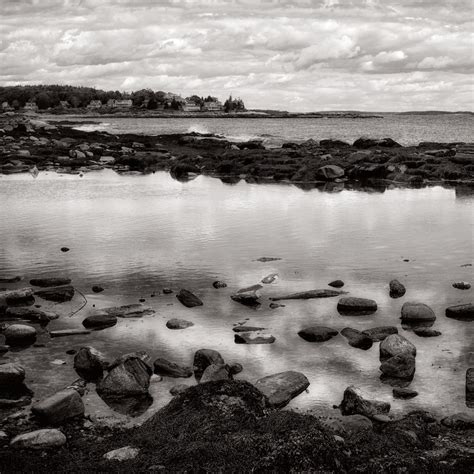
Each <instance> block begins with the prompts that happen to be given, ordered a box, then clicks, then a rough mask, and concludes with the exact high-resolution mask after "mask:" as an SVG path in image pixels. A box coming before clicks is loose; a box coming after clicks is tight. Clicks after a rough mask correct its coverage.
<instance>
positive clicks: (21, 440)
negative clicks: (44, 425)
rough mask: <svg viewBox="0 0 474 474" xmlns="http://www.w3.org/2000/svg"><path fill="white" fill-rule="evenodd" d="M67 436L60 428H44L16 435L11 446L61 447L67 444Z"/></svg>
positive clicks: (30, 447)
mask: <svg viewBox="0 0 474 474" xmlns="http://www.w3.org/2000/svg"><path fill="white" fill-rule="evenodd" d="M66 441H67V440H66V436H64V434H63V433H61V431H59V430H55V429H44V430H36V431H32V432H30V433H23V434H21V435H18V436H15V437H14V438H13V439H12V440H11V442H10V447H12V448H15V449H47V448H59V447H61V446H63V445H64V444H66Z"/></svg>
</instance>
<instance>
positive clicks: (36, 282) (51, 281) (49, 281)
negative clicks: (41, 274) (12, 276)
mask: <svg viewBox="0 0 474 474" xmlns="http://www.w3.org/2000/svg"><path fill="white" fill-rule="evenodd" d="M69 283H71V279H70V278H60V277H59V278H34V279H32V280H30V285H33V286H40V287H41V288H47V287H50V286H62V285H69Z"/></svg>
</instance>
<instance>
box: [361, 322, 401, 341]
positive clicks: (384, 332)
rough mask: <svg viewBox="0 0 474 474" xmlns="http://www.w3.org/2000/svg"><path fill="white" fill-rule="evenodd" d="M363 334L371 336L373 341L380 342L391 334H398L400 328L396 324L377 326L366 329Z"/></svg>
mask: <svg viewBox="0 0 474 474" xmlns="http://www.w3.org/2000/svg"><path fill="white" fill-rule="evenodd" d="M362 334H365V335H366V336H369V337H370V338H371V339H372V341H374V342H379V341H383V340H384V339H385V338H387V337H388V336H390V335H391V334H398V329H397V328H396V327H395V326H379V327H376V328H370V329H365V330H364V331H362Z"/></svg>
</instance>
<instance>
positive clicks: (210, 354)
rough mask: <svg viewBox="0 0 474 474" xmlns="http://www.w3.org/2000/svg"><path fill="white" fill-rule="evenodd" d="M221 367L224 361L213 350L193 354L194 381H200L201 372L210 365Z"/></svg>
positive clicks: (200, 350) (201, 350)
mask: <svg viewBox="0 0 474 474" xmlns="http://www.w3.org/2000/svg"><path fill="white" fill-rule="evenodd" d="M211 364H214V365H223V364H225V362H224V359H223V358H222V356H221V355H220V354H219V352H217V351H215V350H213V349H199V350H198V351H196V352H195V354H194V362H193V370H194V376H195V377H196V380H197V381H198V382H199V380H201V377H202V374H203V372H204V371H205V370H206V368H207V367H208V366H209V365H211Z"/></svg>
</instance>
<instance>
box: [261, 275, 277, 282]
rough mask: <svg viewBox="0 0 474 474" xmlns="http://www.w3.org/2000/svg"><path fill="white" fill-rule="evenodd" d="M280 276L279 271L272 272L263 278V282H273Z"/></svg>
mask: <svg viewBox="0 0 474 474" xmlns="http://www.w3.org/2000/svg"><path fill="white" fill-rule="evenodd" d="M277 277H278V273H270V275H267V276H266V277H264V278H262V283H265V284H266V285H269V284H270V283H273V282H274V281H275V280H276V279H277Z"/></svg>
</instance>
